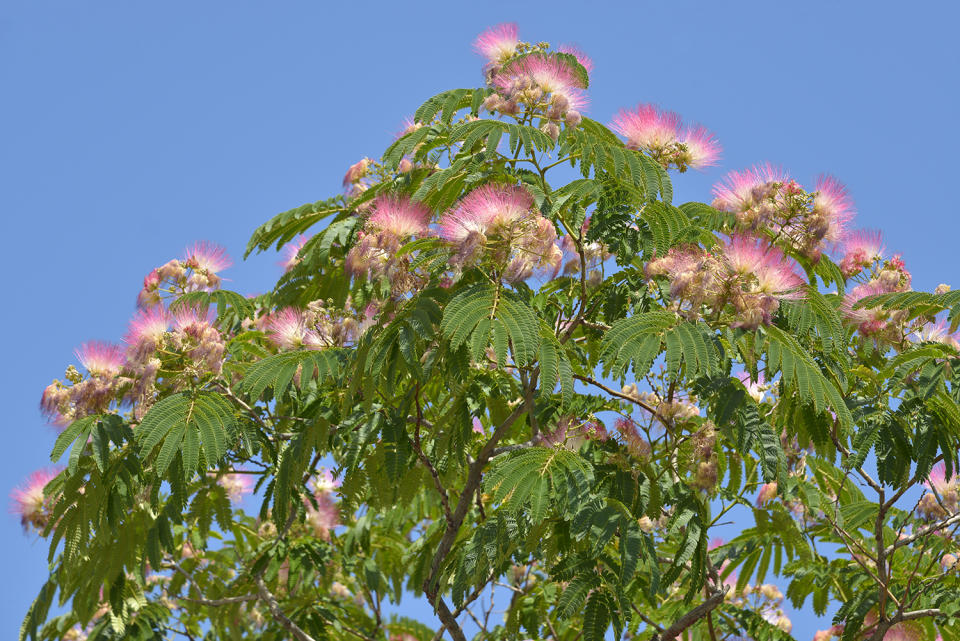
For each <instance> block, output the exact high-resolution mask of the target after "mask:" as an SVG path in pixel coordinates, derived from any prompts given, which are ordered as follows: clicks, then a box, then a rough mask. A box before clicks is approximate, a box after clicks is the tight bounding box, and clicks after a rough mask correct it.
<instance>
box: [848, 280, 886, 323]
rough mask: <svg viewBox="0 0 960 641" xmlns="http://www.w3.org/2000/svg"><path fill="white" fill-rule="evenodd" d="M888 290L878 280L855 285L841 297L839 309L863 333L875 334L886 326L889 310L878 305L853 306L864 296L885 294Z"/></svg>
mask: <svg viewBox="0 0 960 641" xmlns="http://www.w3.org/2000/svg"><path fill="white" fill-rule="evenodd" d="M890 291H891V290H890V289H889V288H887V287H886V286H884V285H883V283H881V282H880V281H879V280H872V281H870V282H869V283H864V284H862V285H857V286H856V287H854V288H853V289H851V290H850V291H849V292H847V294H846V295H845V296H844V297H843V301H842V302H841V303H840V311H841V313H842V314H843V315H844V316H845V317H846V318H847V319H848V320H849V321H850V322H852V323H854V324H856V325H858V326H859V329H860V331H861V332H862V333H863V334H866V335H870V334H876V333H877V332H880V331H882V330H883V329H885V328H886V326H887V320H888V319H889V317H890V314H889V312H887V311H885V310H883V309H882V308H880V307H860V308H855V306H856V304H857V303H859V302H860V301H861V300H863V299H864V298H869V297H870V296H877V295H879V294H887V293H889V292H890Z"/></svg>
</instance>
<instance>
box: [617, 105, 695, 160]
mask: <svg viewBox="0 0 960 641" xmlns="http://www.w3.org/2000/svg"><path fill="white" fill-rule="evenodd" d="M681 126H682V124H681V120H680V115H679V114H676V113H674V112H672V111H664V110H661V109H660V108H659V107H657V106H656V105H651V104H639V105H637V106H636V107H635V108H633V109H632V110H627V109H621V110H620V111H619V112H618V113H617V115H616V116H615V117H614V119H613V122H612V123H611V125H610V128H611V129H613V130H614V131H615V132H617V133H618V134H620V135H621V136H623V137H624V138H626V139H627V147H629V148H631V149H655V148H661V147H666V146H667V145H669V144H671V143H674V142H676V141H677V140H678V138H679V137H680V128H681Z"/></svg>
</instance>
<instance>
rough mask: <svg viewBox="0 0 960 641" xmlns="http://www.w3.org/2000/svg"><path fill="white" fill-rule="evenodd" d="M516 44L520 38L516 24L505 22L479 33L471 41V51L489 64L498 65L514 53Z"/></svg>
mask: <svg viewBox="0 0 960 641" xmlns="http://www.w3.org/2000/svg"><path fill="white" fill-rule="evenodd" d="M518 44H520V37H519V35H518V32H517V25H516V23H514V22H505V23H503V24H498V25H495V26H493V27H490V28H488V29H485V30H484V31H483V32H481V33H480V35H479V36H477V39H476V40H474V41H473V49H474V51H476V52H477V53H479V54H480V55H482V56H483V57H485V58H486V59H487V61H488V62H490V63H491V64H499V63H502V62H505V61H506V60H507V59H508V58H510V56H512V55H513V54H514V53H516V50H517V45H518Z"/></svg>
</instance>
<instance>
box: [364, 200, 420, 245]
mask: <svg viewBox="0 0 960 641" xmlns="http://www.w3.org/2000/svg"><path fill="white" fill-rule="evenodd" d="M429 224H430V208H429V207H427V206H426V205H424V204H422V203H418V202H416V201H413V200H410V198H409V197H408V196H394V195H381V196H377V198H376V199H375V200H374V201H373V214H371V215H370V218H368V219H367V225H369V226H371V227H373V228H375V229H378V230H380V231H385V232H388V233H391V234H393V235H394V236H396V237H397V238H407V237H410V236H420V235H423V233H424V232H425V231H426V230H427V225H429Z"/></svg>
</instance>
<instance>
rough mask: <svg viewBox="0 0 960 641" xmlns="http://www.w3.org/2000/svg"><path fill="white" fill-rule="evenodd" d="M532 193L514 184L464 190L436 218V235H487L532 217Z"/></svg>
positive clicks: (458, 238) (458, 239) (457, 239)
mask: <svg viewBox="0 0 960 641" xmlns="http://www.w3.org/2000/svg"><path fill="white" fill-rule="evenodd" d="M532 208H533V195H532V194H531V193H530V192H529V191H527V190H526V189H524V188H523V187H518V186H516V185H499V184H490V185H483V186H482V187H477V188H476V189H474V190H473V191H471V192H470V193H469V194H467V195H466V196H465V197H464V198H463V199H462V200H461V201H460V204H459V206H458V207H457V208H456V209H455V210H453V211H450V212H448V213H446V214H445V215H444V216H443V218H441V220H440V236H441V238H444V239H445V240H449V241H453V242H463V241H465V240H466V239H467V237H468V236H470V234H471V233H478V234H483V235H487V234H490V233H493V232H495V231H497V230H498V229H502V228H510V227H513V226H515V225H516V224H518V223H522V222H527V221H530V220H532V218H533V214H532Z"/></svg>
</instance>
